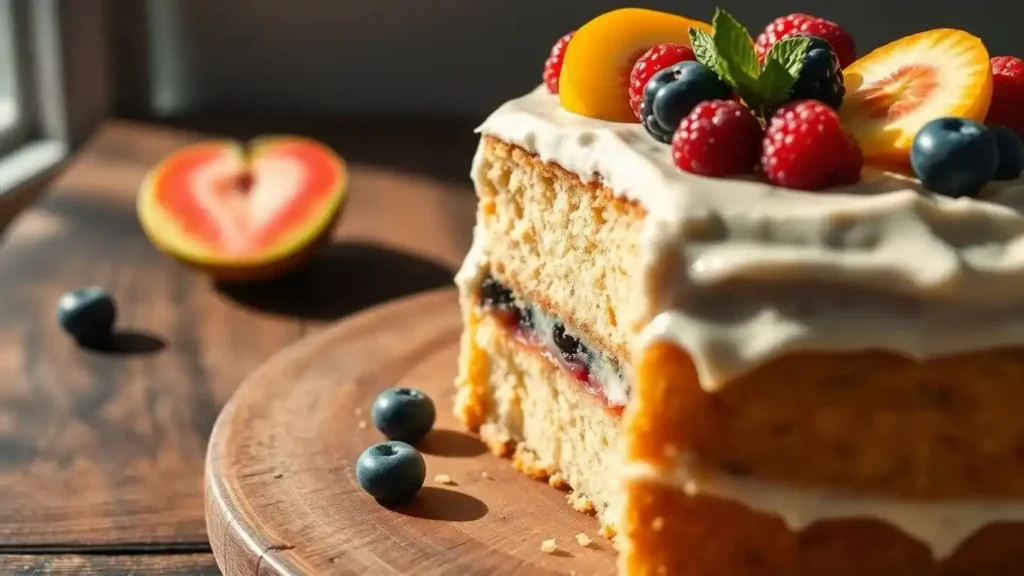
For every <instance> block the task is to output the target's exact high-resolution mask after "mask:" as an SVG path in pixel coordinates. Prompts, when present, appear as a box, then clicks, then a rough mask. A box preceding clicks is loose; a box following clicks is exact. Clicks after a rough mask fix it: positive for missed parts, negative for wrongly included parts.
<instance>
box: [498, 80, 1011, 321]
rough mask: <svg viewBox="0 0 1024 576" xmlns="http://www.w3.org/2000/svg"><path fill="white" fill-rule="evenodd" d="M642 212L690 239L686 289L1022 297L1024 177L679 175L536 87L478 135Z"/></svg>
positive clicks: (623, 130)
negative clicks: (824, 185)
mask: <svg viewBox="0 0 1024 576" xmlns="http://www.w3.org/2000/svg"><path fill="white" fill-rule="evenodd" d="M478 130H479V132H481V133H483V134H486V135H491V136H495V137H498V138H500V139H502V140H505V141H507V142H509V143H512V144H515V145H517V146H520V147H522V148H524V149H526V150H528V151H530V152H532V153H534V154H536V155H537V156H538V157H539V158H540V159H541V160H544V161H553V162H555V163H557V164H559V165H560V166H562V167H563V168H565V169H566V170H568V171H570V172H573V173H575V174H576V175H578V176H579V177H580V178H581V179H582V180H583V181H584V182H597V183H600V184H602V185H603V186H606V187H607V188H608V189H609V190H611V191H612V192H613V193H615V194H616V195H619V196H621V197H624V198H627V199H629V200H632V201H635V202H637V203H639V204H640V205H641V206H643V207H644V208H645V209H646V211H647V214H648V218H650V219H653V220H656V221H657V222H658V224H657V225H658V226H661V227H668V228H676V229H678V230H679V239H681V240H683V241H684V242H685V249H684V252H685V259H686V262H687V267H688V270H689V275H688V276H689V281H690V282H693V283H695V284H698V285H703V286H710V285H716V284H725V283H731V282H736V281H743V280H767V281H771V282H777V283H790V282H801V283H806V282H825V281H827V282H829V283H839V284H846V285H852V286H857V285H862V286H867V287H884V288H885V290H886V291H895V292H904V293H908V294H913V295H915V296H923V297H927V298H933V299H937V300H950V299H952V300H958V301H961V302H964V303H973V304H977V305H980V306H992V305H999V304H1007V303H1012V302H1020V301H1021V300H1022V299H1024V292H1022V291H1021V290H1020V286H1021V285H1022V282H1024V216H1022V210H1024V180H1022V179H1016V180H1012V181H1005V182H990V183H988V184H987V185H986V186H985V187H984V188H983V189H982V190H981V191H980V192H979V194H978V196H977V197H976V198H971V197H961V198H952V197H948V196H944V195H941V194H937V193H933V192H929V191H928V190H926V189H925V188H924V187H923V186H922V185H921V183H920V181H918V180H916V179H913V178H910V177H908V176H903V175H900V174H898V173H894V172H887V171H883V170H881V169H878V168H872V167H866V168H865V169H864V171H863V175H862V179H861V180H860V182H857V183H855V184H851V185H848V186H843V187H837V188H833V189H830V190H828V191H827V192H806V191H799V190H792V189H787V188H782V187H778V186H774V185H772V184H771V183H768V182H764V181H758V180H756V179H755V178H754V177H746V178H714V177H707V176H701V175H698V174H692V173H688V172H685V171H681V170H679V169H678V168H677V167H676V166H675V164H674V162H673V158H672V152H671V150H670V147H669V146H668V145H666V144H663V143H661V142H658V141H656V140H654V139H653V138H651V137H650V136H649V135H648V134H647V133H646V131H645V130H644V128H643V127H641V126H640V125H639V124H631V123H620V122H609V121H606V120H601V119H595V118H587V117H584V116H580V115H578V114H573V113H571V112H568V111H566V110H565V109H564V108H563V107H562V106H561V104H560V102H559V99H558V97H557V96H556V95H553V94H550V93H548V91H547V90H546V89H545V88H544V87H543V86H540V87H538V88H537V89H535V90H533V91H532V92H530V93H529V94H526V95H525V96H522V97H520V98H516V99H513V100H511V101H509V102H506V103H505V104H504V105H502V106H501V107H500V108H498V109H497V110H496V111H495V112H494V113H493V114H492V115H491V116H490V117H489V118H487V120H486V121H484V123H483V124H482V125H481V126H480V128H479V129H478Z"/></svg>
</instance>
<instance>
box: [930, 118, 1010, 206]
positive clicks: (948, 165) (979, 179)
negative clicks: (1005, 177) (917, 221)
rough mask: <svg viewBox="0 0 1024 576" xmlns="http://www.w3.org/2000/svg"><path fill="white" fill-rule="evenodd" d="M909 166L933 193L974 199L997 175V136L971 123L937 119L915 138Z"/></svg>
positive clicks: (968, 121)
mask: <svg viewBox="0 0 1024 576" xmlns="http://www.w3.org/2000/svg"><path fill="white" fill-rule="evenodd" d="M910 165H911V167H912V168H913V169H914V173H915V174H917V177H918V178H920V179H921V183H922V184H924V186H925V187H926V188H928V189H929V190H932V191H933V192H938V193H939V194H943V195H945V196H953V197H957V198H958V197H961V196H974V195H975V194H977V193H978V191H979V190H981V189H982V187H984V186H985V184H987V183H988V181H989V180H991V179H992V176H993V175H994V174H995V173H996V168H997V167H998V166H999V145H998V143H997V142H996V136H995V135H994V134H992V132H991V131H990V130H988V129H987V128H985V126H983V125H982V124H980V123H978V122H975V121H974V120H969V119H966V118H936V119H935V120H932V121H931V122H928V123H927V124H925V125H924V127H923V128H921V130H920V132H918V133H917V136H916V137H915V138H914V145H913V146H912V147H911V148H910Z"/></svg>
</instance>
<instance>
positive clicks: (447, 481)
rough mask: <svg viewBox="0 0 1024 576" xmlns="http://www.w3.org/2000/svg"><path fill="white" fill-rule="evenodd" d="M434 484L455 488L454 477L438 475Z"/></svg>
mask: <svg viewBox="0 0 1024 576" xmlns="http://www.w3.org/2000/svg"><path fill="white" fill-rule="evenodd" d="M434 482H437V483H438V484H444V485H445V486H455V480H452V477H451V476H449V475H447V474H438V475H437V476H434Z"/></svg>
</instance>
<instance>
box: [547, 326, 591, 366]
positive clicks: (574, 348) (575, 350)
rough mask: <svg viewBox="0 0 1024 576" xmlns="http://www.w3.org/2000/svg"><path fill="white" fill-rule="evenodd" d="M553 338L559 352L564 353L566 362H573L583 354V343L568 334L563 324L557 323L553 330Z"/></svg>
mask: <svg viewBox="0 0 1024 576" xmlns="http://www.w3.org/2000/svg"><path fill="white" fill-rule="evenodd" d="M551 338H552V340H554V341H555V346H557V347H558V351H559V352H561V353H562V356H563V357H565V359H566V360H572V359H574V358H576V357H578V356H579V355H580V353H581V352H583V348H584V346H583V343H582V342H580V341H579V339H577V338H576V337H574V336H572V335H570V334H568V333H566V331H565V325H564V324H562V323H561V322H556V323H555V326H554V328H552V330H551Z"/></svg>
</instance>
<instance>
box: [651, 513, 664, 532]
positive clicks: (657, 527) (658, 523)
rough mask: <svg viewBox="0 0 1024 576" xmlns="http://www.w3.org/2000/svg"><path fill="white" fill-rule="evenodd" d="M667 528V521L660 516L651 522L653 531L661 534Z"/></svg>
mask: <svg viewBox="0 0 1024 576" xmlns="http://www.w3.org/2000/svg"><path fill="white" fill-rule="evenodd" d="M664 527H665V519H664V518H662V517H661V516H658V517H657V518H655V519H654V520H651V530H654V531H655V532H661V529H662V528H664Z"/></svg>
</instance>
